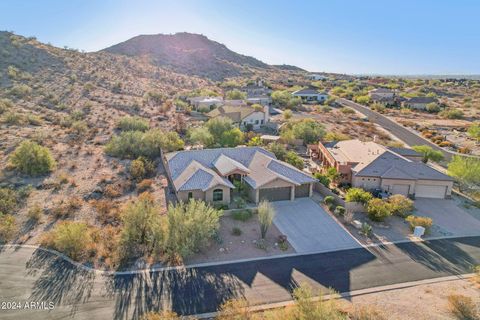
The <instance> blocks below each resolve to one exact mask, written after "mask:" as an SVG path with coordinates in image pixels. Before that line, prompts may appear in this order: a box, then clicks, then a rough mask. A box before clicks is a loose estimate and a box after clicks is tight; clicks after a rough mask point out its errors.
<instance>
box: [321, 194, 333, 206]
mask: <svg viewBox="0 0 480 320" xmlns="http://www.w3.org/2000/svg"><path fill="white" fill-rule="evenodd" d="M334 202H335V198H334V197H333V196H326V197H325V198H324V199H323V203H325V204H326V205H330V204H333V203H334Z"/></svg>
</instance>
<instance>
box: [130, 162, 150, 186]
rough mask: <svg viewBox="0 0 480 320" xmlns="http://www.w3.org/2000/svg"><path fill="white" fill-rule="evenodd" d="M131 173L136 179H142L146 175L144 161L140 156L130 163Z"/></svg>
mask: <svg viewBox="0 0 480 320" xmlns="http://www.w3.org/2000/svg"><path fill="white" fill-rule="evenodd" d="M129 171H130V175H131V176H132V178H133V179H134V180H137V181H140V180H142V179H143V178H144V177H145V175H146V170H145V165H144V162H143V161H142V160H141V159H140V158H139V159H137V160H133V161H132V162H131V163H130V169H129Z"/></svg>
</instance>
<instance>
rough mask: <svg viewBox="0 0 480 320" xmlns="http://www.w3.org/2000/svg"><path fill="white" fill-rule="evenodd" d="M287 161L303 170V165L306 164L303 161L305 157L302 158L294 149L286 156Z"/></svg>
mask: <svg viewBox="0 0 480 320" xmlns="http://www.w3.org/2000/svg"><path fill="white" fill-rule="evenodd" d="M285 162H287V163H288V164H291V165H292V166H294V167H295V168H297V169H300V170H302V169H303V167H304V166H305V163H304V162H303V159H302V158H300V157H299V156H298V155H297V154H296V153H295V152H293V151H288V152H287V155H286V157H285Z"/></svg>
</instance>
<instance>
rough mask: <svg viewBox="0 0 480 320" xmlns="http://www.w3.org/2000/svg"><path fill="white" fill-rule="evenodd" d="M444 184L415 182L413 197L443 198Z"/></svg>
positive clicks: (445, 188)
mask: <svg viewBox="0 0 480 320" xmlns="http://www.w3.org/2000/svg"><path fill="white" fill-rule="evenodd" d="M446 190H447V187H446V186H432V185H427V184H417V186H416V187H415V198H417V197H418V198H436V199H443V198H445V192H446Z"/></svg>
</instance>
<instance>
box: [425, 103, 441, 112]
mask: <svg viewBox="0 0 480 320" xmlns="http://www.w3.org/2000/svg"><path fill="white" fill-rule="evenodd" d="M426 110H427V111H428V112H431V113H437V112H439V111H440V106H439V105H438V103H436V102H431V103H429V104H427V106H426Z"/></svg>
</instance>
